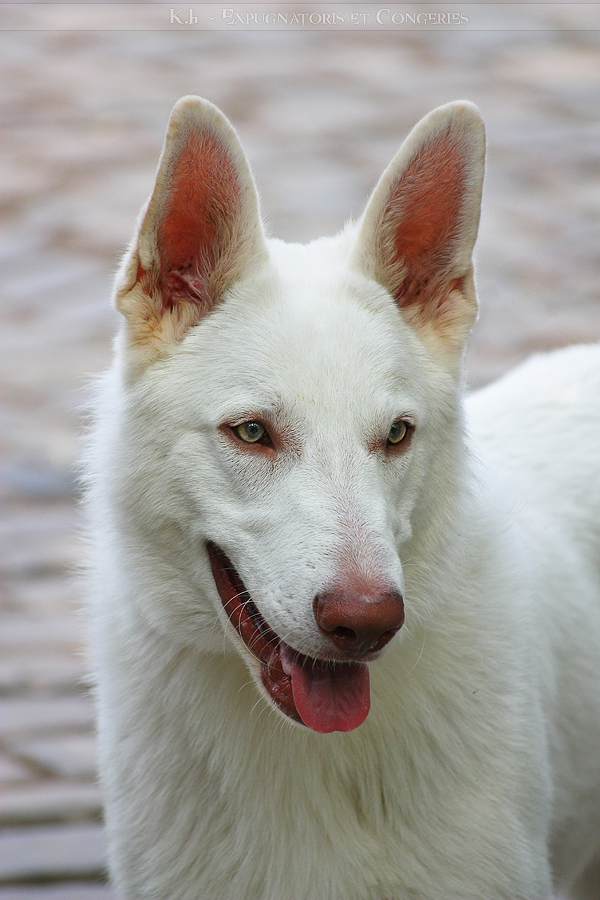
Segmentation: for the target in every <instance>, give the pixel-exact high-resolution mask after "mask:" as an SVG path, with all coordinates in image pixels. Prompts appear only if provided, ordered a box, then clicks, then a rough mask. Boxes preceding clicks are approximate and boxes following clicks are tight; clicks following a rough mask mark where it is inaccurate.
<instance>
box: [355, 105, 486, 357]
mask: <svg viewBox="0 0 600 900" xmlns="http://www.w3.org/2000/svg"><path fill="white" fill-rule="evenodd" d="M484 154H485V136H484V130H483V123H482V121H481V116H480V115H479V112H478V110H477V109H476V107H474V106H473V105H472V104H471V103H467V102H464V101H459V102H457V103H449V104H448V105H447V106H442V107H439V109H436V110H434V111H433V112H431V113H430V114H429V115H428V116H426V117H425V118H424V119H423V120H422V121H421V122H419V124H418V125H417V126H416V127H415V128H414V129H413V131H412V132H411V134H410V135H409V137H408V138H407V139H406V141H405V142H404V144H403V145H402V147H401V148H400V150H399V152H398V153H397V154H396V156H395V157H394V159H393V160H392V162H391V163H390V165H389V166H388V168H387V169H386V170H385V172H384V173H383V175H382V177H381V179H380V181H379V184H378V185H377V187H376V188H375V190H374V192H373V194H372V196H371V199H370V200H369V203H368V204H367V208H366V210H365V213H364V215H363V218H362V221H361V224H360V228H359V234H358V239H357V242H356V245H355V248H354V251H353V256H352V263H353V265H355V266H358V267H359V268H360V269H361V270H362V271H363V272H366V274H367V275H369V276H370V277H371V278H374V279H375V280H376V281H378V282H379V283H380V284H381V285H383V287H385V288H386V289H387V291H388V292H389V293H390V294H391V296H392V298H393V299H394V300H395V302H396V305H397V307H398V309H399V310H400V313H401V315H402V317H403V318H404V320H405V321H406V322H407V324H408V325H410V326H411V328H413V329H414V331H415V332H416V333H417V334H418V336H419V337H420V338H421V340H422V341H423V343H424V344H425V345H426V346H428V347H429V349H430V350H431V351H432V352H434V353H435V354H436V355H438V356H440V355H441V357H442V358H443V359H445V360H447V361H448V363H449V364H450V365H451V366H454V365H455V364H456V362H457V360H458V359H460V354H461V351H462V349H463V346H464V341H465V338H466V336H467V334H468V332H469V329H470V328H471V326H472V324H473V322H474V320H475V315H476V312H477V301H476V298H475V286H474V283H473V263H472V253H473V245H474V243H475V238H476V235H477V226H478V223H479V207H480V202H481V187H482V181H483V164H484Z"/></svg>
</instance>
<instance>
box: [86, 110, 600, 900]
mask: <svg viewBox="0 0 600 900" xmlns="http://www.w3.org/2000/svg"><path fill="white" fill-rule="evenodd" d="M483 160H484V134H483V127H482V124H481V120H480V117H479V115H478V113H477V111H476V109H475V108H474V107H473V106H472V105H470V104H469V103H463V102H459V103H453V104H450V105H448V106H444V107H442V108H440V109H437V110H435V111H434V112H432V113H431V114H430V115H429V116H427V117H426V118H425V119H424V120H423V121H422V122H421V123H420V124H419V125H418V126H417V127H416V128H415V130H414V131H413V132H412V134H411V135H410V137H409V138H408V139H407V141H406V142H405V144H404V145H403V146H402V148H401V149H400V151H399V153H398V155H397V156H396V157H395V159H394V160H393V161H392V163H391V165H390V166H389V168H388V169H387V170H386V172H385V173H384V175H383V177H382V178H381V180H380V182H379V184H378V185H377V187H376V189H375V191H374V193H373V195H372V197H371V199H370V201H369V203H368V205H367V208H366V211H365V213H364V215H363V217H362V219H361V220H360V222H359V223H358V225H357V226H352V227H348V228H347V229H346V230H345V231H343V232H342V234H340V235H339V236H338V237H335V238H331V239H330V238H326V239H321V240H318V241H315V242H314V243H312V244H309V245H308V246H300V245H289V244H284V243H281V242H279V241H275V240H266V238H265V236H264V232H263V227H262V224H261V220H260V215H259V208H258V199H257V194H256V189H255V187H254V183H253V180H252V176H251V174H250V170H249V168H248V164H247V162H246V159H245V156H244V154H243V151H242V149H241V147H240V144H239V142H238V139H237V137H236V135H235V133H234V131H233V129H232V127H231V126H230V124H229V123H228V122H227V120H226V119H225V118H224V116H223V115H222V114H221V113H220V112H219V111H218V110H217V109H216V108H215V107H214V106H212V105H211V104H210V103H207V102H206V101H203V100H200V99H198V98H195V97H186V98H184V99H183V100H181V101H180V102H179V103H178V104H177V105H176V107H175V109H174V111H173V114H172V117H171V121H170V124H169V130H168V134H167V138H166V144H165V149H164V153H163V156H162V159H161V163H160V167H159V170H158V175H157V180H156V186H155V188H154V192H153V194H152V196H151V198H150V201H149V203H148V205H147V206H146V207H145V209H144V210H143V212H142V215H141V219H140V222H139V226H138V228H137V231H136V234H135V237H134V239H133V243H132V245H131V248H130V250H129V252H128V254H127V256H126V259H125V261H124V263H123V266H122V268H121V271H120V274H119V276H118V281H117V287H116V305H117V308H118V309H119V310H120V311H121V313H122V314H123V316H124V324H123V330H122V332H121V334H120V336H119V339H118V342H117V352H116V360H115V363H114V366H113V368H112V369H111V371H110V372H109V373H108V375H107V376H106V378H105V380H104V382H103V386H102V391H101V397H100V401H99V409H98V422H97V428H96V431H95V435H94V440H93V446H92V449H91V452H90V458H89V469H90V480H91V487H90V499H89V507H90V515H91V519H92V528H93V531H94V534H95V548H96V549H95V557H94V561H93V568H94V587H93V591H92V621H93V640H94V644H95V648H96V663H95V666H96V676H97V695H98V707H99V721H100V763H101V772H102V780H103V783H104V788H105V791H106V801H107V826H108V834H109V842H110V857H111V869H112V874H113V878H114V882H115V885H116V888H117V890H118V896H119V897H120V898H123V900H142V898H143V900H548V898H549V897H551V896H553V895H554V893H555V892H559V891H571V896H573V897H580V898H590V900H591V898H596V900H597V898H599V897H600V880H598V878H597V875H596V876H595V875H594V866H595V865H597V859H598V857H597V855H596V854H597V852H598V848H599V846H600V590H599V585H600V571H599V568H600V440H599V439H600V350H599V348H597V347H582V348H577V349H570V350H566V351H562V352H557V353H553V354H551V355H549V356H547V357H541V358H536V359H534V360H533V361H531V362H530V363H528V364H526V365H524V366H523V367H521V368H520V369H519V370H517V371H516V372H515V373H514V374H512V375H510V376H508V377H507V378H505V379H504V380H503V381H501V382H500V383H499V384H497V385H494V386H492V387H490V388H487V389H485V390H483V391H481V392H480V393H479V394H476V395H475V396H474V397H472V398H471V399H470V400H469V402H468V405H467V413H466V417H465V416H464V414H463V384H462V380H463V351H464V344H465V339H466V337H467V335H468V332H469V330H470V328H471V326H472V324H473V321H474V319H475V312H476V300H475V291H474V284H473V267H472V259H471V257H472V250H473V244H474V241H475V236H476V232H477V224H478V216H479V203H480V195H481V183H482V175H483ZM465 419H466V421H465ZM466 435H468V437H467V436H466Z"/></svg>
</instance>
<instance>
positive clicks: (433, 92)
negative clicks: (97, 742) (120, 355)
mask: <svg viewBox="0 0 600 900" xmlns="http://www.w3.org/2000/svg"><path fill="white" fill-rule="evenodd" d="M48 9H49V7H45V8H44V12H45V14H46V19H45V20H46V21H47V16H48ZM72 10H76V7H74V8H72ZM515 10H516V7H515V6H512V7H507V11H506V13H505V16H506V19H505V20H504V21H503V24H502V23H500V24H501V25H502V28H503V29H504V30H501V29H500V28H498V29H494V28H490V29H488V30H486V31H453V32H451V31H449V30H446V31H439V32H426V31H411V32H409V31H406V32H370V31H367V30H364V31H361V32H348V31H341V32H337V33H333V32H327V31H324V30H321V31H298V32H289V33H273V32H257V33H250V32H236V33H225V32H222V31H221V32H219V31H215V32H211V33H201V32H193V33H190V32H180V31H177V32H175V31H161V32H159V31H139V32H131V31H122V30H119V16H120V12H119V8H118V6H116V5H115V7H114V23H113V24H112V27H113V29H114V30H112V31H102V32H100V31H97V32H92V31H87V32H86V31H76V30H72V31H62V32H50V31H43V30H41V31H19V32H16V31H12V32H11V31H4V32H2V33H0V60H1V61H0V72H1V80H0V85H1V86H0V103H1V117H2V134H3V140H2V147H1V150H0V152H1V164H0V172H1V177H2V179H3V181H4V185H3V190H2V220H3V224H4V226H5V228H4V230H3V233H2V237H1V241H0V255H1V257H2V261H3V291H2V299H1V302H0V315H1V317H2V331H1V336H0V384H1V390H2V395H3V400H4V402H3V406H2V411H1V413H0V416H1V418H0V467H1V473H2V507H1V511H0V532H1V540H0V576H1V579H2V585H1V590H2V598H1V605H0V616H1V618H0V648H1V651H0V781H1V791H0V826H1V831H0V900H9V898H10V900H17V898H19V900H33V898H36V900H42V898H43V900H49V898H56V900H58V898H60V900H84V898H86V900H88V898H89V900H91V898H97V900H101V898H102V900H108V898H110V897H111V896H112V895H111V893H110V890H109V888H108V887H106V886H105V885H104V884H103V883H102V872H103V866H104V858H105V857H104V853H105V848H104V839H103V832H102V826H101V814H100V797H99V791H98V788H97V786H96V783H95V758H94V736H93V725H92V710H91V703H90V700H89V697H88V695H87V693H86V689H85V665H84V661H83V659H84V657H83V639H82V634H81V630H80V626H79V622H78V619H77V617H76V616H75V615H74V612H73V610H74V608H76V607H77V605H78V603H79V601H80V599H81V588H80V585H79V583H78V579H77V575H76V569H77V566H78V564H79V563H80V561H81V559H82V555H83V554H82V546H81V542H80V540H79V538H78V528H79V525H80V517H79V513H78V511H77V505H76V494H77V489H76V477H75V474H74V473H75V460H76V458H77V453H78V449H77V446H78V444H77V440H78V439H77V434H78V431H79V430H80V426H81V421H82V413H81V409H82V407H83V406H84V405H85V402H86V397H87V394H88V384H89V375H90V374H93V373H96V372H98V371H100V370H101V369H102V368H103V366H105V364H106V362H107V360H108V356H109V346H110V340H111V335H112V333H113V329H114V326H115V321H116V320H115V315H114V314H113V313H112V312H111V310H110V307H109V303H108V294H109V290H110V282H111V277H112V272H113V271H114V269H115V265H116V261H117V259H118V255H119V252H120V251H121V249H122V247H123V245H124V243H125V242H126V241H127V239H128V237H129V234H130V231H131V229H132V226H133V222H134V220H135V216H136V214H137V211H138V208H139V206H140V205H141V203H142V201H143V200H144V199H145V196H146V194H147V192H148V191H149V189H150V186H151V181H152V176H153V172H154V167H155V164H156V160H157V155H158V153H159V150H160V147H161V143H162V138H163V130H164V127H165V124H166V120H167V117H168V113H169V110H170V107H171V105H172V103H173V102H174V101H175V100H176V99H177V98H178V97H179V96H180V95H182V94H185V93H199V94H202V95H204V96H207V97H209V98H210V99H211V100H213V101H214V102H215V103H217V104H218V105H219V106H221V107H222V108H223V109H224V110H225V111H226V112H227V114H228V115H229V116H230V117H231V118H232V119H233V121H234V122H235V123H236V125H237V127H238V129H239V132H240V134H241V137H242V140H243V142H244V145H245V147H246V150H247V152H248V154H249V157H250V159H251V161H252V164H253V167H254V170H255V174H256V178H257V181H258V183H259V185H260V186H261V187H262V197H263V207H264V211H265V213H266V216H267V218H268V220H269V221H270V223H271V224H272V228H273V231H274V233H277V234H279V235H281V236H282V237H285V238H288V239H294V238H295V239H300V240H304V239H306V238H309V237H311V236H318V235H319V234H321V233H326V232H331V231H333V230H335V229H337V228H338V227H340V226H341V225H342V224H343V222H344V220H345V218H346V217H347V216H349V215H350V214H358V213H359V212H360V210H361V207H362V204H363V202H364V200H365V198H366V196H367V193H368V191H369V190H370V188H371V186H372V184H373V183H374V181H375V179H376V178H377V177H378V175H379V173H380V172H381V170H382V168H383V167H384V165H386V164H387V162H388V161H389V159H390V158H391V156H392V154H393V153H394V152H395V150H396V148H397V146H398V145H399V143H400V140H401V138H402V137H403V135H404V134H405V133H406V132H407V130H408V129H409V128H410V127H411V125H412V124H414V123H415V122H416V121H417V119H418V118H419V117H420V116H421V115H423V114H424V113H425V112H427V111H428V110H429V109H431V108H432V107H434V106H436V105H438V104H440V103H443V102H447V101H448V100H451V99H456V98H461V97H466V98H469V99H472V100H474V101H475V102H476V103H477V104H478V105H479V106H480V107H481V109H482V111H483V113H484V116H485V119H486V122H487V125H488V137H489V162H488V175H487V181H486V189H485V199H484V203H485V205H484V213H483V218H482V224H481V237H480V240H479V245H478V259H479V264H478V273H479V292H480V298H481V301H482V313H481V317H480V320H479V323H478V325H477V327H476V329H475V333H474V335H473V342H472V347H471V351H470V354H469V373H470V374H469V379H470V383H471V385H477V384H481V383H485V382H486V381H488V380H489V379H491V378H493V377H495V376H496V375H498V374H500V373H501V372H503V371H504V370H505V369H506V368H507V367H509V366H510V365H511V364H513V363H515V362H516V361H518V360H520V359H522V358H523V357H524V356H526V355H527V354H529V353H530V352H532V351H537V350H540V349H546V348H550V347H553V346H558V345H562V344H566V343H569V342H571V341H581V340H591V339H596V338H599V337H600V299H599V291H598V288H599V281H600V278H599V273H600V265H599V259H598V253H599V248H600V47H599V35H598V32H593V31H585V30H579V31H572V30H569V29H570V28H578V27H580V26H581V24H582V23H581V21H578V20H577V18H576V15H575V14H576V11H577V10H579V13H580V12H581V8H580V7H577V8H576V7H575V6H572V5H569V4H565V6H564V7H562V11H561V12H560V14H559V13H557V12H556V8H555V7H554V8H553V11H552V13H551V12H550V10H549V9H546V8H545V7H544V6H543V5H541V6H537V7H535V8H534V12H533V13H530V15H531V16H532V19H531V20H530V21H532V22H533V25H534V27H533V30H528V31H525V30H518V27H519V23H518V21H517V20H516V19H514V17H515V16H517V15H518V13H517V12H515ZM0 14H1V10H0ZM26 14H27V16H28V18H27V20H26V21H27V22H28V23H29V26H31V27H35V26H36V22H37V20H36V16H38V15H39V14H40V8H36V7H35V6H32V7H28V8H27V13H26ZM72 15H73V16H75V15H76V13H75V12H72ZM509 16H512V17H513V19H510V18H509ZM73 21H75V20H73ZM584 24H585V23H584ZM71 27H76V21H75V24H74V25H73V23H71ZM543 28H545V29H547V30H541V29H543ZM511 29H513V30H511ZM560 426H561V423H557V427H560ZM232 900H234V898H232Z"/></svg>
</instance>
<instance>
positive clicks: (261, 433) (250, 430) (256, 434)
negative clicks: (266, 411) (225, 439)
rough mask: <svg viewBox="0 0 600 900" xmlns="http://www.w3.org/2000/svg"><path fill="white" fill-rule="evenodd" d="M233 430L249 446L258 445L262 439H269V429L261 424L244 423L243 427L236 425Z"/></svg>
mask: <svg viewBox="0 0 600 900" xmlns="http://www.w3.org/2000/svg"><path fill="white" fill-rule="evenodd" d="M232 430H233V433H234V434H235V435H237V437H239V439H240V440H241V441H245V442H246V443H247V444H257V443H258V442H259V441H260V440H261V439H264V438H268V434H267V429H266V428H265V427H264V425H261V424H260V422H242V423H241V425H235V426H234V427H233V429H232Z"/></svg>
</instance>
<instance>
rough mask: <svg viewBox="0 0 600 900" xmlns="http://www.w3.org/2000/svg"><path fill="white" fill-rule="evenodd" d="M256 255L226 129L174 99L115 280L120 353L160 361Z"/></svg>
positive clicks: (219, 119) (258, 238) (252, 212)
mask: <svg viewBox="0 0 600 900" xmlns="http://www.w3.org/2000/svg"><path fill="white" fill-rule="evenodd" d="M266 255H267V251H266V244H265V239H264V233H263V229H262V224H261V220H260V213H259V205H258V195H257V192H256V188H255V185H254V180H253V178H252V174H251V172H250V168H249V166H248V162H247V160H246V157H245V155H244V152H243V150H242V148H241V145H240V142H239V140H238V137H237V135H236V133H235V131H234V130H233V127H232V126H231V125H230V123H229V122H228V120H227V119H226V118H225V116H224V115H223V114H222V113H221V112H220V110H218V109H217V108H216V107H215V106H213V105H212V103H209V102H208V101H207V100H202V99H201V98H200V97H183V98H182V99H181V100H179V101H178V103H176V105H175V107H174V108H173V112H172V113H171V118H170V120H169V127H168V130H167V135H166V138H165V145H164V149H163V153H162V156H161V159H160V163H159V167H158V172H157V175H156V184H155V186H154V191H153V193H152V196H151V197H150V199H149V201H148V203H147V205H146V207H145V208H144V210H143V211H142V214H141V217H140V222H139V225H138V228H137V232H136V234H135V235H134V239H133V242H132V244H131V247H130V249H129V252H128V254H127V256H126V258H125V260H124V263H123V266H122V267H121V271H120V273H119V276H118V279H117V289H116V297H115V303H116V306H117V309H118V310H119V311H120V312H122V313H123V315H124V316H125V318H126V319H127V323H128V337H129V342H130V344H132V345H135V346H136V348H137V350H138V351H141V352H142V356H143V358H144V359H145V360H146V361H149V360H150V359H152V358H154V357H155V356H159V355H161V353H162V352H164V350H165V349H166V348H167V347H168V346H170V345H172V344H173V343H175V342H177V341H180V340H181V339H182V338H183V337H184V335H185V334H186V332H187V331H188V329H189V328H190V327H192V326H193V325H196V324H198V322H200V320H201V319H202V318H203V317H204V316H205V315H206V314H207V313H209V312H210V311H211V310H212V309H213V308H214V306H215V305H216V304H217V303H218V302H219V301H220V300H221V298H222V297H223V294H224V293H225V291H226V290H227V289H228V288H229V287H230V286H231V285H232V284H233V283H234V282H235V281H236V280H237V279H239V278H240V277H241V276H242V274H248V273H250V272H251V271H252V270H253V269H254V268H255V267H257V266H259V265H260V264H261V263H262V261H263V260H264V259H266Z"/></svg>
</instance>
